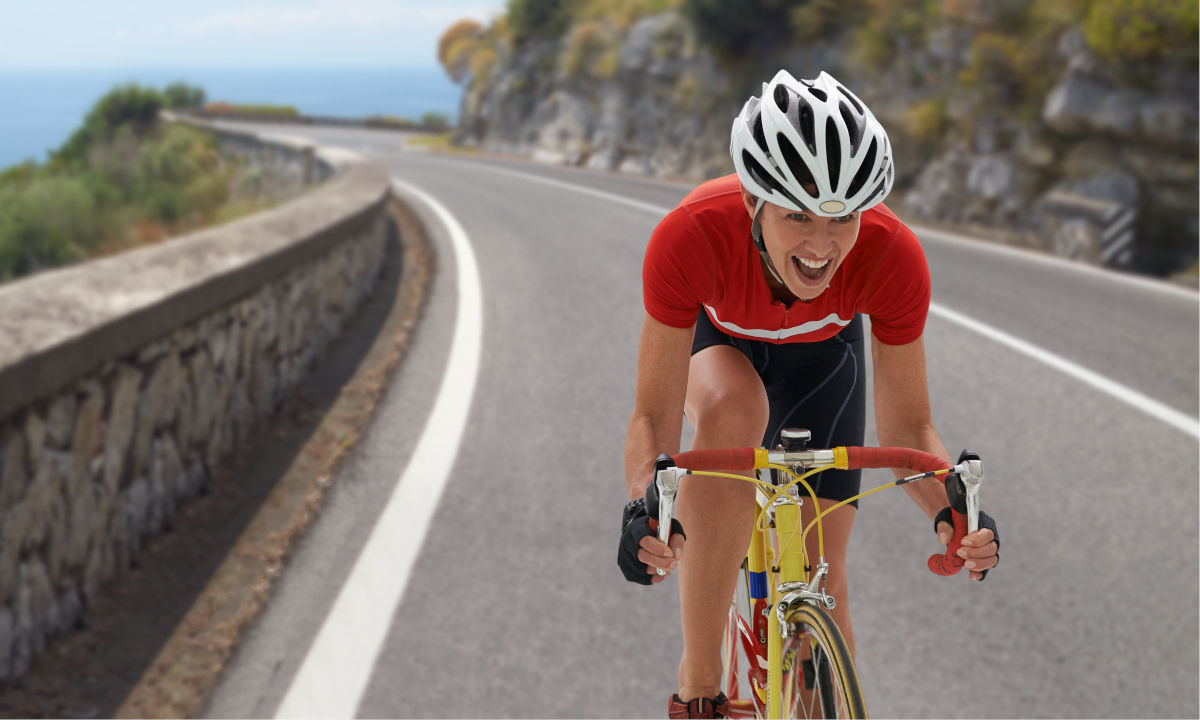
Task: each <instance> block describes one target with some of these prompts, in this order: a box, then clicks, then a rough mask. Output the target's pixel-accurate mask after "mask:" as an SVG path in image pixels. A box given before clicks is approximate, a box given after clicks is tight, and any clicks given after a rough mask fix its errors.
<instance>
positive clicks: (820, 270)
mask: <svg viewBox="0 0 1200 720" xmlns="http://www.w3.org/2000/svg"><path fill="white" fill-rule="evenodd" d="M832 264H833V261H832V260H831V259H829V258H826V259H824V260H810V259H808V258H802V257H798V256H796V255H793V256H792V265H794V266H795V267H796V272H798V273H799V274H800V276H801V277H803V278H805V279H807V280H814V281H815V280H821V279H822V278H824V277H825V273H827V272H829V267H830V266H831V265H832Z"/></svg>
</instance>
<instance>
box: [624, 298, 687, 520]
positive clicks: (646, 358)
mask: <svg viewBox="0 0 1200 720" xmlns="http://www.w3.org/2000/svg"><path fill="white" fill-rule="evenodd" d="M693 332H694V328H674V327H671V326H669V325H664V324H663V323H660V322H659V321H657V320H655V319H654V318H652V317H650V315H649V314H647V315H646V316H645V318H644V319H643V321H642V336H641V340H640V342H639V344H638V370H637V392H636V395H635V397H634V406H633V415H632V416H631V417H630V418H629V430H628V431H627V433H626V435H625V486H626V489H627V490H628V491H629V497H630V498H631V499H632V498H637V497H641V496H642V494H643V493H644V492H645V489H646V485H647V484H648V483H649V481H650V471H651V469H652V468H653V467H654V459H655V458H656V457H658V455H659V453H664V452H665V453H675V452H678V451H679V438H680V434H681V432H682V427H683V401H684V396H685V394H686V393H687V377H688V362H689V361H690V359H691V349H692V335H693Z"/></svg>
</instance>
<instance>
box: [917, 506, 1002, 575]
mask: <svg viewBox="0 0 1200 720" xmlns="http://www.w3.org/2000/svg"><path fill="white" fill-rule="evenodd" d="M943 522H944V523H947V524H949V525H953V524H954V515H953V513H952V512H951V511H950V508H949V507H944V508H942V511H941V512H939V513H938V514H937V517H935V518H934V519H933V531H934V532H935V533H936V532H937V526H938V523H943ZM984 528H987V529H988V530H991V531H992V539H993V540H994V541H995V543H996V564H997V565H999V563H1000V531H998V530H997V529H996V521H995V520H993V519H992V516H991V515H988V514H987V513H985V512H984V511H982V510H980V511H979V529H980V530H982V529H984ZM994 568H995V566H993V567H990V568H988V569H987V570H980V571H979V572H980V576H979V581H980V582H983V581H984V580H987V574H988V570H993V569H994Z"/></svg>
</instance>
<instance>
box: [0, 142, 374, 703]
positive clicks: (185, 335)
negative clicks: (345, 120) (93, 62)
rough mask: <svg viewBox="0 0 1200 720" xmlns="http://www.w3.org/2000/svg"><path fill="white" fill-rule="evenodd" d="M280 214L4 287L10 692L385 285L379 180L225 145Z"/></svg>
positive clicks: (317, 152) (3, 643)
mask: <svg viewBox="0 0 1200 720" xmlns="http://www.w3.org/2000/svg"><path fill="white" fill-rule="evenodd" d="M220 135H221V139H222V145H223V146H224V147H225V149H226V150H228V151H237V152H241V153H243V154H245V155H246V156H248V157H250V158H251V161H252V162H254V163H258V164H261V166H262V167H263V168H264V170H265V171H267V173H266V174H267V175H268V176H273V177H276V178H278V177H289V176H290V177H292V178H293V179H294V180H295V181H296V182H300V183H308V182H313V181H316V180H320V179H322V178H326V179H325V182H323V183H322V184H321V185H320V187H318V188H317V189H315V190H311V191H309V192H307V193H306V194H304V195H303V197H301V198H299V199H297V200H294V201H292V202H290V203H287V204H285V205H282V206H280V207H278V208H275V209H273V210H270V211H267V212H264V213H261V214H259V215H255V216H253V217H250V218H246V219H244V220H242V221H239V222H236V223H231V224H229V225H225V226H221V227H218V228H213V229H209V230H206V231H201V232H197V233H193V234H190V235H187V236H183V237H179V238H175V239H172V240H170V241H168V242H166V243H163V244H161V245H157V246H153V247H148V248H143V249H139V250H135V251H132V252H129V253H126V254H123V255H120V256H116V257H111V258H105V259H101V260H96V261H93V262H89V263H84V264H81V265H77V266H74V267H69V268H64V269H60V270H54V271H50V272H45V273H42V274H38V275H34V276H32V277H29V278H25V279H22V280H19V281H16V282H12V283H9V284H6V285H3V286H0V337H3V338H5V341H4V342H3V343H2V344H0V682H3V681H11V680H14V679H17V678H20V677H21V676H23V675H24V674H25V673H26V672H27V671H28V669H29V666H30V663H31V661H32V659H33V658H34V657H35V656H36V655H37V654H39V653H40V652H42V651H43V650H44V648H45V647H46V643H47V641H48V640H49V639H50V638H51V637H53V636H54V635H56V634H58V633H60V632H63V631H64V630H68V629H70V628H72V627H73V626H75V625H76V624H77V623H78V622H79V621H80V620H81V619H82V617H83V615H84V612H85V610H86V607H87V605H88V603H89V601H91V599H93V598H95V597H96V595H97V593H100V592H103V589H104V587H105V585H106V584H107V583H109V582H110V581H111V580H113V579H114V578H117V577H119V576H120V575H121V574H122V573H123V572H125V571H126V570H127V569H128V568H129V567H130V566H131V563H133V562H135V559H136V555H137V552H138V550H139V548H140V547H141V545H142V543H143V542H144V541H145V540H146V539H147V538H148V537H151V536H153V535H154V534H156V533H159V532H162V531H163V530H164V529H167V528H169V526H170V523H171V516H172V515H173V513H174V512H175V510H176V508H178V507H179V506H180V505H181V503H184V502H186V501H187V500H188V499H189V498H190V497H192V496H194V495H196V494H197V493H200V492H203V491H205V489H206V487H207V485H208V482H209V477H210V476H211V474H212V472H213V471H214V469H215V468H217V467H218V466H219V464H220V463H221V462H222V461H223V460H224V459H225V458H228V457H229V455H230V453H231V452H232V451H234V450H236V449H238V447H239V446H240V445H241V444H242V443H243V442H244V440H245V439H246V437H247V436H248V434H249V432H250V430H251V428H253V427H254V425H255V424H256V423H257V422H259V421H260V420H261V419H263V418H264V417H266V416H268V415H270V414H271V413H273V412H274V411H275V409H276V408H277V407H278V406H279V404H280V401H281V399H282V398H284V397H285V396H286V395H287V394H288V392H289V390H290V389H291V388H293V387H294V386H295V384H296V382H297V381H298V380H299V379H300V378H301V377H302V376H303V375H304V374H305V372H306V371H307V370H308V369H309V368H311V367H312V366H313V364H314V363H315V362H316V361H317V360H318V358H319V357H320V355H321V353H322V351H323V350H324V349H325V347H326V346H327V345H328V343H329V342H330V340H331V339H333V338H334V337H335V336H336V335H337V333H338V332H339V330H340V328H341V326H342V324H343V322H344V321H345V320H346V318H347V316H348V315H349V314H350V313H352V312H354V310H355V308H356V307H357V305H358V304H359V302H360V301H361V300H362V299H363V298H364V296H366V295H367V294H368V293H370V291H371V289H372V286H373V284H374V281H375V278H376V277H377V275H378V271H379V269H380V267H382V265H383V262H382V260H383V254H384V252H385V249H384V248H385V239H386V222H387V220H386V217H385V208H384V204H385V201H386V198H387V196H388V193H389V181H388V176H387V174H386V172H385V171H384V170H382V169H381V168H379V167H377V166H373V165H370V164H367V163H366V162H363V161H361V160H358V159H356V158H355V157H354V156H351V155H350V154H348V153H340V152H334V151H332V150H329V149H323V148H312V147H309V146H305V145H302V144H298V143H296V142H289V141H285V140H278V141H270V140H262V139H258V138H253V137H248V136H245V135H237V134H236V133H230V132H227V131H222V132H221V133H220Z"/></svg>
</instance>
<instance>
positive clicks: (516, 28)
mask: <svg viewBox="0 0 1200 720" xmlns="http://www.w3.org/2000/svg"><path fill="white" fill-rule="evenodd" d="M568 5H569V3H568V0H508V11H507V13H506V14H505V17H506V19H507V21H508V29H509V31H510V33H511V34H512V37H513V39H514V40H516V42H517V43H518V44H521V43H524V42H526V41H528V40H536V39H555V38H559V37H562V34H563V33H564V32H566V29H567V25H568V23H569V21H570V14H569V10H570V8H569V7H568Z"/></svg>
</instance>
